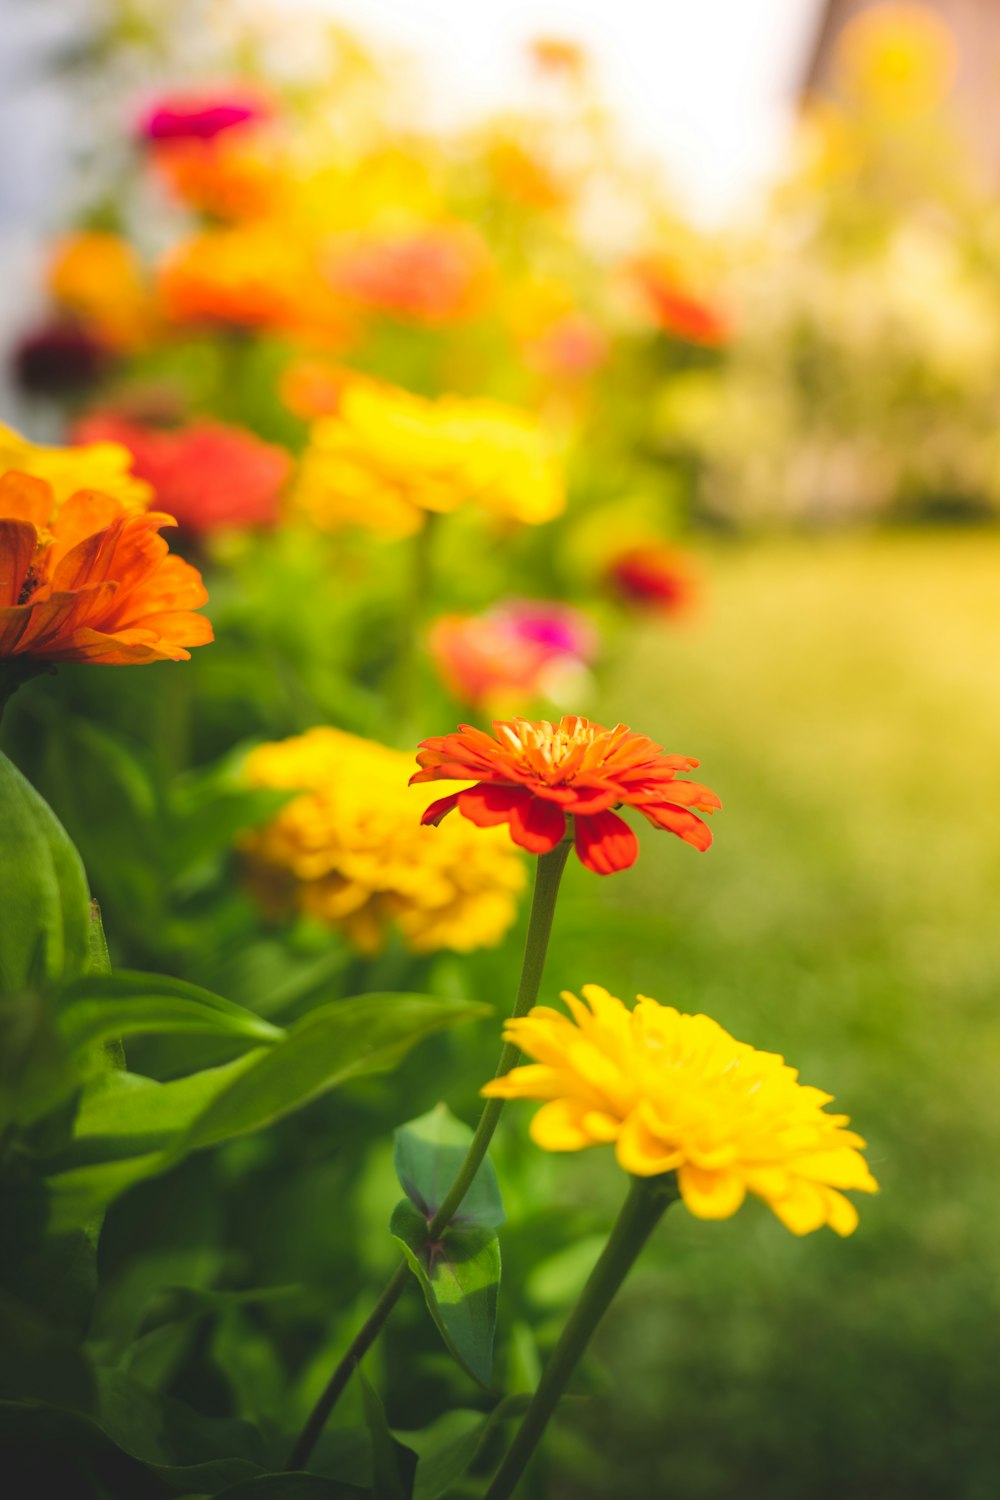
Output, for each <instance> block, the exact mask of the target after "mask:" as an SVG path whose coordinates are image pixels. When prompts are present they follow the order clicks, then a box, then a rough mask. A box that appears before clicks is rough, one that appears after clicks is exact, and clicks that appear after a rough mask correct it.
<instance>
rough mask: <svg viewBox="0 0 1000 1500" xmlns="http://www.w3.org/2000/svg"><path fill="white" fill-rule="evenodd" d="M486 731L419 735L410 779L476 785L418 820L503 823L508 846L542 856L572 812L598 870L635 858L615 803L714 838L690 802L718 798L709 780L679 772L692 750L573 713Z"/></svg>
mask: <svg viewBox="0 0 1000 1500" xmlns="http://www.w3.org/2000/svg"><path fill="white" fill-rule="evenodd" d="M493 729H494V733H493V734H492V735H490V734H487V733H486V732H485V731H484V730H482V729H475V728H473V726H472V725H470V724H463V725H461V726H460V728H459V729H458V731H457V732H456V733H454V734H445V735H438V736H435V737H434V738H432V739H429V740H424V741H423V743H422V744H421V746H420V753H419V754H418V756H417V762H418V764H419V766H420V770H419V771H417V772H416V774H415V775H414V776H413V777H411V782H420V781H472V782H474V783H475V784H474V785H473V786H469V787H466V788H465V789H464V790H462V791H459V792H452V793H451V794H450V795H449V796H447V797H441V798H440V799H439V800H438V801H437V802H433V803H431V805H430V807H428V808H427V810H426V812H425V813H424V816H423V822H424V823H434V824H437V823H439V822H440V821H441V819H442V818H443V817H445V815H446V814H447V813H450V812H452V811H453V810H454V809H456V808H457V809H458V811H459V812H460V813H461V814H462V816H463V817H465V818H468V819H469V821H470V822H471V823H475V824H476V825H477V826H478V827H480V828H488V827H492V826H493V825H495V824H498V823H506V824H507V825H508V826H509V828H510V836H511V838H512V839H513V840H514V842H515V844H520V846H521V848H522V849H528V850H530V851H531V853H533V854H547V853H548V852H549V851H550V850H551V849H554V848H555V846H556V845H557V844H558V843H561V841H562V840H563V838H564V837H565V836H566V831H567V825H566V819H567V816H570V817H572V819H573V834H574V838H575V841H576V852H577V854H578V855H579V856H580V859H581V860H582V862H583V863H584V864H585V865H586V866H587V868H588V870H593V871H594V873H595V874H596V875H611V874H614V873H615V872H616V871H617V870H627V869H628V867H629V866H630V865H632V864H634V863H635V861H636V859H637V857H638V854H639V841H638V839H637V838H636V836H635V834H634V833H633V831H632V829H631V828H630V827H629V825H628V824H627V823H626V822H625V820H624V819H623V818H620V817H619V816H618V814H617V813H616V812H614V811H613V809H614V808H616V807H620V806H622V805H625V806H628V807H634V808H636V809H637V810H638V811H639V812H641V813H642V814H643V816H644V817H646V818H648V820H649V821H650V823H652V824H653V826H654V828H665V829H667V830H668V832H670V833H675V834H677V836H678V838H681V839H683V840H684V842H685V843H687V844H692V845H693V846H694V848H696V849H707V848H708V846H709V844H710V843H711V842H712V835H711V833H710V832H709V830H708V828H707V827H706V826H705V824H704V823H703V822H702V821H701V819H700V818H698V817H696V816H695V813H694V812H693V811H692V809H697V811H698V812H705V813H708V812H711V811H712V810H713V809H714V808H716V807H721V805H722V804H721V803H720V801H719V799H718V797H717V796H716V795H715V793H714V792H713V791H710V790H709V788H708V787H706V786H700V785H699V784H698V783H697V782H695V781H678V780H677V774H678V772H680V771H690V770H693V769H694V767H695V766H697V764H698V762H697V761H696V760H692V759H691V758H690V757H689V756H687V755H666V754H665V753H664V751H663V749H662V747H661V746H660V745H656V744H654V743H653V741H652V740H650V739H647V738H646V736H645V735H642V734H635V733H634V732H633V731H632V730H631V729H629V728H628V727H627V725H625V724H616V725H615V727H614V729H606V728H605V727H604V725H603V724H594V723H592V722H591V721H590V720H589V719H583V718H579V717H577V716H576V715H573V714H568V715H565V716H564V717H563V718H562V719H560V721H559V723H558V724H550V723H549V722H547V721H546V720H531V719H511V720H507V721H495V722H494V724H493Z"/></svg>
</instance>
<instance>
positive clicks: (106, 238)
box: [47, 231, 153, 349]
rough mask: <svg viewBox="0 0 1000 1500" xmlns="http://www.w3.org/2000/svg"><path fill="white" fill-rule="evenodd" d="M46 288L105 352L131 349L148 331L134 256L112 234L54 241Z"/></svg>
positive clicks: (148, 313)
mask: <svg viewBox="0 0 1000 1500" xmlns="http://www.w3.org/2000/svg"><path fill="white" fill-rule="evenodd" d="M47 283H48V289H49V292H50V293H51V295H52V297H53V298H54V299H55V301H56V302H58V303H59V305H60V306H61V307H62V308H64V309H65V310H66V311H67V312H69V313H71V314H73V316H74V317H76V318H79V319H80V321H81V322H83V323H85V324H86V325H87V326H88V328H90V329H91V330H92V331H93V332H95V333H96V334H98V335H99V337H100V338H101V339H102V340H103V341H104V342H105V343H107V344H109V345H110V346H111V347H113V348H116V349H132V348H135V347H136V346H137V345H139V344H141V343H142V342H143V340H144V339H145V338H146V336H147V335H148V334H149V332H150V330H151V322H152V312H153V304H152V299H151V296H150V292H149V288H148V286H147V284H146V278H145V276H144V274H143V270H142V265H141V263H140V261H139V257H138V255H137V254H136V252H135V250H134V249H133V248H132V246H131V245H130V244H129V243H128V242H127V241H126V240H123V239H122V238H121V237H120V236H119V235H117V234H101V233H97V232H95V231H82V232H81V233H79V234H71V235H67V236H66V237H65V238H64V239H62V240H60V241H58V243H57V244H56V246H55V249H54V251H53V254H52V259H51V260H50V262H49V268H48V277H47Z"/></svg>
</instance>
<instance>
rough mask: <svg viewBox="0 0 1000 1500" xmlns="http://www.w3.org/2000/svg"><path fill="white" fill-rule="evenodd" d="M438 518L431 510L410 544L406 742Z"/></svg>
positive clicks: (401, 718)
mask: <svg viewBox="0 0 1000 1500" xmlns="http://www.w3.org/2000/svg"><path fill="white" fill-rule="evenodd" d="M436 521H437V516H436V515H435V514H434V512H433V511H428V512H427V514H426V516H425V517H424V524H423V525H422V526H421V528H420V530H419V531H418V532H417V533H416V534H415V536H414V537H413V538H412V541H411V547H410V557H409V564H410V566H409V577H408V579H407V584H406V594H405V597H404V601H403V610H402V617H401V619H400V630H401V636H400V642H399V651H398V654H397V659H396V721H397V725H398V728H399V733H400V735H401V736H402V737H403V739H404V740H405V741H406V743H409V741H410V740H411V739H412V737H413V735H412V731H413V728H414V723H413V720H414V703H415V702H416V688H417V648H418V645H419V642H420V636H421V632H422V630H423V626H424V617H425V615H426V613H427V601H428V599H429V598H430V593H431V582H432V566H431V552H432V547H433V541H434V532H435V529H436V525H435V523H436Z"/></svg>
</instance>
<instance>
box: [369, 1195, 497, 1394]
mask: <svg viewBox="0 0 1000 1500" xmlns="http://www.w3.org/2000/svg"><path fill="white" fill-rule="evenodd" d="M427 1225H428V1220H427V1219H426V1218H425V1217H424V1215H423V1214H422V1213H421V1212H420V1211H419V1209H417V1208H415V1207H414V1205H413V1204H412V1203H411V1202H410V1201H409V1199H407V1198H404V1199H402V1201H401V1202H400V1203H398V1204H397V1205H396V1207H395V1209H394V1210H393V1215H392V1219H391V1221H390V1224H389V1231H390V1233H391V1234H392V1236H393V1238H394V1239H395V1240H396V1242H397V1243H398V1245H399V1246H400V1248H401V1249H402V1251H403V1254H404V1255H405V1256H406V1259H407V1262H408V1263H409V1266H410V1269H411V1270H412V1272H413V1274H414V1275H415V1276H416V1278H417V1280H418V1281H419V1282H420V1285H421V1287H422V1288H423V1293H424V1297H425V1299H426V1301H427V1307H428V1310H429V1312H430V1315H431V1317H432V1318H433V1319H434V1322H435V1323H436V1324H437V1327H438V1329H439V1331H440V1333H441V1337H442V1338H443V1339H444V1341H445V1343H446V1344H447V1346H448V1348H449V1350H450V1351H451V1353H452V1354H453V1355H454V1357H455V1359H457V1360H458V1362H459V1364H460V1365H461V1366H462V1368H463V1369H465V1370H467V1371H468V1373H469V1374H470V1375H471V1376H472V1378H473V1379H474V1380H477V1381H478V1382H479V1384H480V1385H483V1386H485V1387H487V1389H488V1388H489V1385H490V1379H491V1376H492V1371H493V1335H494V1331H495V1329H496V1321H497V1292H498V1289H499V1285H500V1242H499V1240H498V1239H497V1234H496V1230H495V1229H488V1228H486V1227H484V1226H480V1225H472V1226H470V1227H469V1228H456V1227H454V1226H452V1227H449V1228H448V1229H446V1230H444V1232H443V1233H442V1234H441V1235H440V1237H439V1238H438V1239H436V1240H434V1241H431V1240H428V1237H427Z"/></svg>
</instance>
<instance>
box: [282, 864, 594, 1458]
mask: <svg viewBox="0 0 1000 1500" xmlns="http://www.w3.org/2000/svg"><path fill="white" fill-rule="evenodd" d="M570 847H571V845H570V841H569V839H564V840H563V842H562V843H561V844H557V845H556V847H555V848H554V849H552V850H551V851H550V852H549V853H548V854H541V855H539V857H538V860H537V862H536V864H535V889H534V892H533V894H532V898H531V914H530V916H529V918H528V935H527V937H526V938H525V943H524V958H523V960H522V962H521V977H520V980H519V981H518V986H517V997H516V999H515V1001H514V1009H513V1010H512V1012H511V1019H514V1018H515V1017H517V1016H523V1015H524V1014H525V1013H526V1012H527V1011H528V1010H530V1009H531V1007H532V1005H534V1003H535V1001H536V1000H537V999H538V990H539V986H540V985H541V982H542V971H543V970H544V968H545V955H546V953H547V952H548V946H549V936H550V934H551V932H552V918H553V916H554V914H555V909H556V897H557V896H558V894H559V882H560V880H561V879H562V872H563V869H564V868H565V865H566V858H567V856H568V854H569V851H570ZM520 1055H521V1054H520V1052H519V1050H518V1048H517V1047H515V1046H513V1045H512V1044H511V1043H510V1042H506V1043H505V1044H504V1048H503V1051H502V1052H501V1054H500V1061H499V1063H498V1064H497V1070H496V1075H495V1076H496V1077H497V1078H500V1077H502V1076H503V1074H504V1073H509V1072H510V1070H511V1068H513V1067H514V1066H515V1065H516V1063H517V1061H518V1059H519V1057H520ZM504 1103H505V1101H504V1100H503V1099H487V1101H486V1104H485V1106H484V1108H483V1112H482V1114H481V1115H480V1117H479V1124H478V1125H477V1126H476V1130H475V1134H474V1135H473V1137H472V1140H471V1141H470V1142H469V1150H468V1152H467V1154H466V1157H465V1161H464V1162H463V1163H462V1166H461V1169H460V1171H459V1173H458V1176H457V1177H456V1178H455V1181H454V1183H453V1184H452V1186H451V1189H450V1190H449V1192H448V1193H447V1194H446V1195H445V1198H444V1201H443V1202H442V1204H441V1206H440V1208H439V1209H438V1210H437V1213H436V1214H435V1215H434V1217H433V1219H431V1221H430V1223H429V1225H428V1226H427V1235H428V1238H429V1239H435V1238H437V1237H438V1236H439V1235H440V1234H441V1232H442V1230H443V1229H445V1227H446V1226H447V1225H448V1224H449V1222H450V1221H451V1219H452V1218H453V1217H454V1214H455V1212H456V1211H457V1209H458V1208H459V1207H460V1206H461V1203H462V1199H463V1198H464V1197H465V1195H466V1193H467V1192H468V1191H469V1188H470V1187H471V1186H472V1182H473V1179H474V1178H475V1175H476V1173H477V1172H478V1170H479V1168H480V1166H481V1165H482V1161H483V1158H484V1156H485V1155H486V1152H487V1150H488V1149H489V1144H490V1141H491V1140H492V1139H493V1133H494V1131H495V1130H496V1128H497V1125H498V1124H499V1121H500V1116H501V1114H502V1113H503V1107H504ZM409 1280H410V1268H409V1266H408V1265H407V1263H406V1262H405V1261H402V1262H400V1264H399V1265H398V1266H397V1268H396V1270H395V1271H394V1272H393V1274H392V1277H391V1279H390V1280H389V1281H388V1282H387V1283H386V1285H385V1288H384V1290H383V1292H382V1295H381V1296H380V1297H379V1299H378V1301H377V1302H376V1304H375V1306H374V1307H373V1308H372V1310H371V1312H370V1313H369V1315H368V1317H367V1319H366V1320H365V1322H364V1324H363V1326H362V1327H361V1328H360V1329H359V1330H358V1332H357V1333H356V1334H355V1336H354V1338H353V1339H352V1340H351V1342H350V1344H349V1345H348V1347H347V1349H346V1351H345V1353H344V1355H343V1357H342V1358H341V1360H340V1361H339V1363H338V1365H337V1367H336V1369H335V1370H334V1372H333V1374H332V1375H331V1376H330V1379H329V1381H328V1382H327V1384H326V1386H325V1387H324V1389H323V1391H322V1393H321V1395H320V1397H319V1400H318V1401H317V1402H316V1405H315V1406H314V1407H313V1409H312V1411H311V1412H310V1414H309V1417H308V1419H307V1421H306V1424H305V1426H304V1427H303V1429H302V1431H301V1433H300V1434H299V1437H298V1439H297V1441H296V1443H295V1446H294V1448H293V1449H292V1451H291V1453H290V1455H289V1458H288V1463H287V1464H286V1469H288V1470H298V1469H302V1468H303V1467H304V1466H305V1464H306V1463H307V1462H308V1459H309V1455H310V1454H311V1453H312V1451H313V1449H314V1448H315V1446H316V1443H317V1442H318V1440H319V1437H320V1434H321V1433H322V1431H323V1428H324V1427H325V1426H326V1424H327V1422H328V1421H329V1418H330V1415H331V1413H332V1412H333V1409H334V1407H335V1406H336V1404H337V1401H338V1400H339V1399H340V1396H341V1393H342V1392H343V1390H344V1388H345V1386H346V1385H347V1383H348V1381H349V1380H350V1378H351V1375H352V1374H353V1373H354V1367H355V1365H356V1364H357V1363H358V1361H359V1360H360V1359H361V1358H362V1357H363V1356H364V1355H365V1354H366V1353H367V1351H368V1350H369V1349H370V1348H371V1346H372V1344H373V1343H374V1342H375V1340H376V1339H377V1338H378V1335H379V1333H380V1332H381V1330H382V1327H383V1325H384V1324H385V1323H386V1321H387V1320H388V1317H389V1314H390V1313H391V1312H392V1309H393V1308H394V1307H395V1305H396V1303H397V1302H398V1301H399V1299H400V1297H401V1296H402V1294H403V1292H404V1291H405V1289H406V1286H407V1284H408V1282H409Z"/></svg>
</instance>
